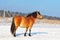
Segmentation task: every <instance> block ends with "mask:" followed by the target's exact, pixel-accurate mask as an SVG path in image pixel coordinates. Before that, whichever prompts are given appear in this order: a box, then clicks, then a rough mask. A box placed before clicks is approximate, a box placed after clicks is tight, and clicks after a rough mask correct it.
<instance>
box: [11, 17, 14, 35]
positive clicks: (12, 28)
mask: <svg viewBox="0 0 60 40" xmlns="http://www.w3.org/2000/svg"><path fill="white" fill-rule="evenodd" d="M14 29H15V23H14V18H13V20H12V24H11V29H10V30H11V33H12V34H13V33H14Z"/></svg>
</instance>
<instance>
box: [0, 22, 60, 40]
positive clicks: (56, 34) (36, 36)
mask: <svg viewBox="0 0 60 40" xmlns="http://www.w3.org/2000/svg"><path fill="white" fill-rule="evenodd" d="M10 27H11V22H4V21H2V22H0V40H60V24H48V23H43V22H39V23H35V24H34V25H33V28H32V32H31V34H32V36H31V37H29V36H28V33H27V36H26V37H24V32H25V28H20V27H19V28H18V29H17V32H16V37H13V36H12V34H11V32H10ZM28 32H29V31H28Z"/></svg>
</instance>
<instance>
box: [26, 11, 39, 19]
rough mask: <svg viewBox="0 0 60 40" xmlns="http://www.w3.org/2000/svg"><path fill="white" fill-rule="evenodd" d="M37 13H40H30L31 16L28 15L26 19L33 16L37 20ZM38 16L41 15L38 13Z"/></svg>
mask: <svg viewBox="0 0 60 40" xmlns="http://www.w3.org/2000/svg"><path fill="white" fill-rule="evenodd" d="M37 12H38V11H35V12H33V13H30V14H28V15H27V16H26V17H29V16H33V17H34V18H36V17H37ZM38 14H39V15H40V13H39V12H38Z"/></svg>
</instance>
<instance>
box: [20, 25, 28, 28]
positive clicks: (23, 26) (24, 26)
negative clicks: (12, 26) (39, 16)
mask: <svg viewBox="0 0 60 40" xmlns="http://www.w3.org/2000/svg"><path fill="white" fill-rule="evenodd" d="M27 26H28V25H27V24H20V27H22V28H26V27H27Z"/></svg>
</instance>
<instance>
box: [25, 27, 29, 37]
mask: <svg viewBox="0 0 60 40" xmlns="http://www.w3.org/2000/svg"><path fill="white" fill-rule="evenodd" d="M27 31H28V27H27V28H26V32H25V33H24V36H26V33H27Z"/></svg>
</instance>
